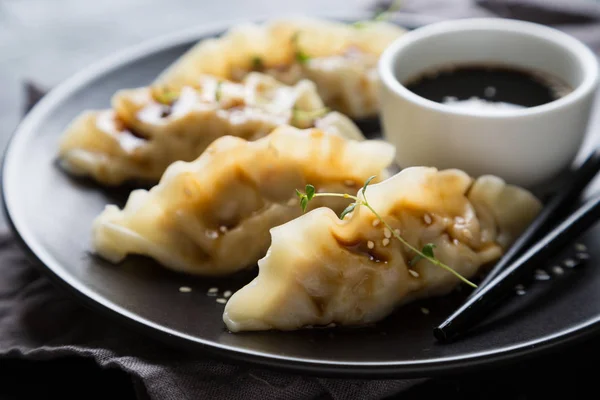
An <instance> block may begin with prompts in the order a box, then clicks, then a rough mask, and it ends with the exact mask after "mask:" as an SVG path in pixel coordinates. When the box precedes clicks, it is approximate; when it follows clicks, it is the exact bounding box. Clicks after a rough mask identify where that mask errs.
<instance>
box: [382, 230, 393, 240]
mask: <svg viewBox="0 0 600 400" xmlns="http://www.w3.org/2000/svg"><path fill="white" fill-rule="evenodd" d="M383 236H385V237H386V238H388V239H389V238H391V237H392V231H390V230H389V229H388V228H385V229H384V230H383Z"/></svg>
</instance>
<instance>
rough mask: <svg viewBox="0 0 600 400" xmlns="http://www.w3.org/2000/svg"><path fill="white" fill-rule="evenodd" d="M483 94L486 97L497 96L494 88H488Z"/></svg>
mask: <svg viewBox="0 0 600 400" xmlns="http://www.w3.org/2000/svg"><path fill="white" fill-rule="evenodd" d="M483 94H484V95H485V97H494V96H495V95H496V88H495V87H493V86H487V87H486V88H485V89H483Z"/></svg>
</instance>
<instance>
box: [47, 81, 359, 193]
mask: <svg viewBox="0 0 600 400" xmlns="http://www.w3.org/2000/svg"><path fill="white" fill-rule="evenodd" d="M285 124H290V125H292V126H296V127H299V128H308V127H313V126H315V127H318V128H320V129H322V130H325V131H329V132H332V133H335V134H338V135H342V136H346V137H350V138H353V139H357V140H358V139H364V137H363V136H362V133H361V132H360V130H359V129H358V127H356V125H354V123H353V122H352V121H351V120H350V119H348V118H347V117H345V116H344V115H342V114H340V113H338V112H328V111H327V110H326V109H325V108H324V104H323V102H322V100H321V99H320V98H319V95H318V94H317V91H316V88H315V84H314V83H312V82H310V81H307V80H303V81H300V82H298V83H296V84H295V85H294V86H288V85H284V84H282V83H281V82H278V81H277V80H276V79H274V78H272V77H270V76H268V75H265V74H261V73H252V74H249V75H247V76H246V77H245V78H244V80H243V81H242V82H241V83H234V82H230V81H221V80H219V79H218V78H215V77H210V76H200V77H198V78H197V79H196V81H195V85H194V86H186V87H183V88H182V89H181V90H173V89H170V88H168V87H164V86H152V87H146V88H136V89H127V90H122V91H120V92H118V93H116V94H115V96H114V97H113V99H112V109H111V110H103V111H88V112H85V113H83V114H82V115H80V116H79V117H78V118H76V120H75V121H74V122H72V123H71V125H70V126H69V127H68V129H67V131H66V132H65V133H64V135H63V136H62V138H61V141H60V147H59V158H60V162H61V165H62V166H63V167H64V168H65V169H66V170H67V171H69V172H70V173H72V174H74V175H83V176H89V177H91V178H93V179H95V180H96V181H98V182H100V183H102V184H105V185H119V184H122V183H126V182H129V181H136V182H144V183H145V182H149V183H156V182H157V181H158V180H159V179H160V177H161V175H162V174H163V173H164V171H165V169H166V168H167V167H168V166H169V165H170V164H171V163H172V162H174V161H177V160H182V161H192V160H195V159H196V158H197V157H198V156H199V155H200V154H201V153H202V151H204V149H206V147H207V146H208V145H209V144H210V143H212V142H213V141H214V140H215V139H216V138H218V137H221V136H225V135H231V136H238V137H241V138H243V139H246V140H256V139H259V138H261V137H263V136H265V135H267V134H268V133H270V132H271V131H273V129H275V128H276V127H278V126H280V125H285Z"/></svg>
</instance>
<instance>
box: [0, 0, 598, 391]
mask: <svg viewBox="0 0 600 400" xmlns="http://www.w3.org/2000/svg"><path fill="white" fill-rule="evenodd" d="M405 3H406V4H407V6H408V7H409V8H412V9H419V10H421V11H422V12H423V13H426V14H432V15H435V14H437V15H447V16H462V15H467V14H468V15H481V16H485V15H488V13H487V12H486V11H485V10H483V9H477V8H475V9H474V7H473V6H472V4H471V2H470V1H468V0H412V1H406V2H405ZM370 5H372V2H371V1H369V0H366V1H365V0H302V1H291V0H220V1H213V0H102V1H87V0H0V88H1V90H0V149H3V148H4V146H5V144H6V142H7V140H8V138H9V136H10V134H11V133H12V131H13V130H14V128H15V126H16V125H17V124H18V121H19V119H20V117H21V114H22V110H23V107H24V104H25V100H26V99H25V94H24V91H23V82H24V81H34V82H36V83H37V84H39V85H42V86H43V87H52V86H54V85H56V84H58V83H59V82H61V81H62V80H64V79H66V78H68V77H69V76H71V75H72V74H73V73H74V72H76V71H78V70H80V69H81V68H83V67H85V66H86V65H88V64H90V63H92V62H94V61H95V60H97V59H98V58H101V57H104V56H107V55H109V54H111V53H113V52H115V51H117V50H121V49H123V48H125V47H127V46H130V45H134V44H137V43H140V42H141V41H143V40H145V39H148V38H152V37H156V36H159V35H161V34H165V33H170V32H174V31H177V30H180V29H186V28H192V27H196V26H199V25H202V24H205V23H214V22H216V21H235V20H240V19H249V18H255V17H264V16H269V15H282V14H301V13H304V14H315V13H317V14H320V15H340V10H343V12H342V15H348V14H352V13H354V12H360V11H364V10H365V9H366V8H367V7H369V6H370ZM596 120H598V118H596ZM5 229H7V228H6V224H5V221H4V217H3V216H2V217H1V219H0V230H5ZM0 279H2V278H1V277H0ZM599 355H600V338H595V339H592V340H589V341H587V342H586V343H584V344H582V345H579V346H577V347H571V348H567V349H563V350H561V352H560V353H551V354H548V355H545V356H543V357H541V358H538V359H535V360H532V361H528V362H526V363H520V364H517V365H511V366H510V367H507V368H499V369H496V370H492V371H483V372H481V373H479V374H471V375H457V376H453V377H447V378H444V379H435V380H431V381H428V382H427V383H425V384H422V385H418V386H416V387H415V388H414V389H411V390H410V391H408V392H407V393H405V394H404V395H403V396H402V398H407V399H417V398H430V397H433V396H445V397H446V398H509V399H529V398H558V396H561V397H566V398H580V397H584V395H583V393H585V392H586V391H588V390H591V391H592V393H594V392H595V388H596V382H595V380H594V378H595V375H596V372H595V371H596V370H595V367H593V365H595V361H597V360H598V359H600V357H599ZM22 378H25V379H26V380H27V382H29V383H30V384H28V385H20V384H17V379H22ZM73 382H80V383H83V384H84V385H85V386H88V387H94V388H95V389H94V390H93V391H92V392H91V393H90V392H88V393H86V395H85V396H84V397H85V398H86V399H90V398H110V399H117V398H133V397H134V389H133V387H132V383H131V380H130V379H129V377H128V376H127V375H126V374H125V373H124V372H121V371H117V370H100V368H99V367H97V366H96V365H95V364H94V363H93V362H91V361H89V360H84V359H69V358H65V359H61V360H58V361H56V360H54V361H38V362H29V361H22V360H2V361H0V398H10V399H12V398H51V397H54V396H59V397H60V398H81V392H80V390H79V389H78V388H76V387H75V386H74V385H73ZM585 397H589V396H585ZM594 397H595V396H592V397H591V398H594Z"/></svg>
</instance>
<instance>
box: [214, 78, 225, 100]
mask: <svg viewBox="0 0 600 400" xmlns="http://www.w3.org/2000/svg"><path fill="white" fill-rule="evenodd" d="M222 86H223V82H221V81H219V82H217V87H216V88H215V101H216V102H217V103H218V102H220V101H221V95H222V93H221V89H222Z"/></svg>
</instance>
